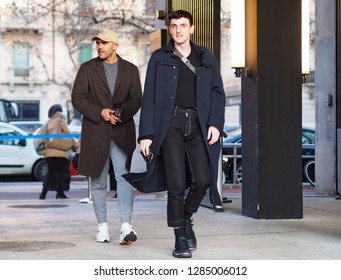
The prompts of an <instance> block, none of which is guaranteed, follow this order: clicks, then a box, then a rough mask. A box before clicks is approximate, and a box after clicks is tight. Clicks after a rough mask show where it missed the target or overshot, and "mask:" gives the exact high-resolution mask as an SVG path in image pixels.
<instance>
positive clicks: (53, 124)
mask: <svg viewBox="0 0 341 280" xmlns="http://www.w3.org/2000/svg"><path fill="white" fill-rule="evenodd" d="M62 112H63V109H62V106H61V105H60V104H54V105H52V106H51V107H50V109H49V111H48V117H49V120H48V122H47V131H46V134H60V133H67V134H69V133H70V131H69V129H68V127H67V123H66V117H65V115H63V113H62ZM69 139H70V138H69ZM70 141H72V146H74V147H75V148H78V147H79V143H78V142H77V141H75V140H74V139H70ZM70 148H71V145H70ZM44 158H45V161H46V164H47V174H46V177H45V179H44V182H43V189H42V191H41V193H40V195H39V199H45V197H46V194H47V192H48V190H49V189H51V188H56V190H57V195H56V198H57V199H58V198H61V199H65V198H68V197H67V196H66V195H65V193H64V189H65V187H66V186H68V185H69V183H70V179H69V178H70V161H69V150H65V149H60V148H58V147H52V146H49V145H48V147H47V149H46V152H45V153H44Z"/></svg>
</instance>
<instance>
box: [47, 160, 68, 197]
mask: <svg viewBox="0 0 341 280" xmlns="http://www.w3.org/2000/svg"><path fill="white" fill-rule="evenodd" d="M45 161H46V164H47V174H46V177H45V180H44V183H43V192H44V193H45V194H46V193H47V191H48V190H49V189H52V188H56V190H57V193H58V194H64V188H65V187H66V186H67V185H68V184H70V161H69V159H67V158H64V157H47V158H45Z"/></svg>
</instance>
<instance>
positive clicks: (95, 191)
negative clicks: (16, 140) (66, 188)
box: [91, 141, 134, 223]
mask: <svg viewBox="0 0 341 280" xmlns="http://www.w3.org/2000/svg"><path fill="white" fill-rule="evenodd" d="M109 156H110V158H111V161H112V163H113V168H114V172H115V178H116V181H117V203H118V210H119V215H120V219H121V223H126V222H127V223H131V218H132V212H133V201H134V197H133V195H134V194H133V187H132V186H131V185H130V184H129V183H128V182H127V181H126V180H125V179H124V178H123V177H122V174H124V173H128V170H127V168H126V166H125V163H126V160H127V155H126V154H125V153H124V152H123V151H122V150H121V149H120V148H119V147H118V146H117V145H116V144H115V142H114V141H111V147H110V155H109ZM110 158H109V157H108V159H107V162H106V164H105V166H104V168H103V171H102V174H101V176H100V177H99V178H94V177H91V196H92V202H93V207H94V211H95V215H96V218H97V221H98V223H107V206H106V195H107V176H108V172H109V167H110V166H109V164H110Z"/></svg>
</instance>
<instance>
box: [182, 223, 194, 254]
mask: <svg viewBox="0 0 341 280" xmlns="http://www.w3.org/2000/svg"><path fill="white" fill-rule="evenodd" d="M192 222H193V220H192V219H189V220H185V223H184V230H185V234H186V239H187V243H188V247H189V249H190V250H191V251H194V250H195V249H196V248H197V238H196V237H195V233H194V231H193V223H192Z"/></svg>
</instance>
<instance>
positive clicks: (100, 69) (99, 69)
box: [96, 59, 110, 94]
mask: <svg viewBox="0 0 341 280" xmlns="http://www.w3.org/2000/svg"><path fill="white" fill-rule="evenodd" d="M96 72H97V74H98V76H99V78H100V79H101V80H102V82H103V84H104V85H105V86H106V88H107V89H108V94H110V88H109V84H108V81H107V77H106V75H105V70H104V66H103V60H101V59H98V60H97V62H96Z"/></svg>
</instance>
